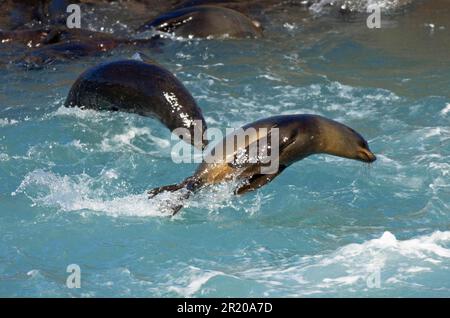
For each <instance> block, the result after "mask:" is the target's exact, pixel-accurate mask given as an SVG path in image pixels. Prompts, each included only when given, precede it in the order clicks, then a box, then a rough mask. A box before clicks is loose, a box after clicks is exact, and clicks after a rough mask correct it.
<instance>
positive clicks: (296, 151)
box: [148, 114, 376, 214]
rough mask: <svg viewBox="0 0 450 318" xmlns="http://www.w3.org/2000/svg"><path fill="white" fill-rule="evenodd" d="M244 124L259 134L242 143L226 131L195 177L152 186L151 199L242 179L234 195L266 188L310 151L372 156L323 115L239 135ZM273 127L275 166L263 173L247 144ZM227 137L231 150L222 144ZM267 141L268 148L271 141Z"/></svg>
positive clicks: (273, 121)
mask: <svg viewBox="0 0 450 318" xmlns="http://www.w3.org/2000/svg"><path fill="white" fill-rule="evenodd" d="M248 128H254V129H255V130H256V131H257V133H256V134H254V135H253V136H251V135H250V136H249V138H247V139H242V138H241V139H240V140H241V142H239V141H238V142H235V141H236V139H234V138H236V136H237V134H235V133H232V134H229V135H227V136H226V137H225V138H224V139H223V140H222V141H221V142H220V143H219V144H217V145H216V146H215V147H214V148H213V149H211V151H210V152H209V153H208V154H207V155H206V156H205V157H204V160H203V162H202V163H201V164H200V166H199V167H198V168H197V170H196V172H195V173H194V175H193V176H191V177H188V178H187V179H186V180H184V181H183V182H181V183H179V184H175V185H169V186H163V187H159V188H156V189H153V190H150V191H149V192H148V193H149V197H150V198H151V197H153V196H155V195H157V194H158V193H161V192H163V191H170V192H172V191H176V190H179V189H182V188H184V189H185V190H187V191H186V192H185V194H184V198H185V199H186V198H188V197H189V196H190V195H191V194H192V193H194V192H196V191H198V190H199V189H200V188H202V187H204V186H206V185H211V184H217V183H220V182H224V181H230V180H237V181H243V182H242V183H241V185H239V186H238V187H237V188H236V189H235V193H236V194H243V193H246V192H248V191H252V190H255V189H258V188H260V187H262V186H264V185H265V184H267V183H269V182H271V181H272V180H273V179H274V178H275V177H277V176H278V175H279V174H280V173H281V172H283V171H284V169H286V168H287V167H289V166H290V165H291V164H293V163H295V162H297V161H299V160H302V159H304V158H306V157H308V156H310V155H313V154H321V153H322V154H329V155H334V156H339V157H343V158H348V159H354V160H359V161H362V162H368V163H370V162H373V161H375V160H376V157H375V155H374V154H373V153H372V152H371V151H370V149H369V146H368V144H367V141H366V140H365V139H364V138H363V137H362V136H361V135H360V134H359V133H357V132H356V131H354V130H353V129H352V128H350V127H348V126H346V125H343V124H341V123H339V122H336V121H334V120H331V119H328V118H325V117H322V116H318V115H308V114H299V115H281V116H274V117H269V118H264V119H261V120H258V121H255V122H253V123H250V124H247V125H245V126H243V127H242V129H241V130H239V131H240V134H241V137H242V133H243V132H245V131H246V130H247V129H248ZM261 128H265V131H266V133H264V132H261V131H263V130H262V129H261ZM273 128H278V130H277V132H278V133H277V135H278V136H277V140H278V149H279V155H278V156H277V157H278V165H277V168H276V169H275V170H274V171H273V172H272V173H269V174H266V173H261V171H262V170H261V167H262V166H263V165H264V164H263V163H262V160H260V159H258V158H255V157H254V158H251V156H249V155H248V154H249V148H250V147H251V146H252V145H253V146H254V145H256V144H255V143H256V142H260V141H261V139H262V138H263V137H269V135H270V134H271V131H272V129H273ZM238 140H239V139H238ZM229 141H231V145H232V147H233V148H232V149H233V151H229V150H228V149H225V148H224V145H227V144H228V143H229ZM268 145H269V146H270V143H268ZM269 148H270V147H269ZM218 151H221V153H222V154H223V155H222V156H221V157H219V159H217V158H215V159H213V160H211V156H214V155H215V154H216V153H217V152H218ZM243 155H244V156H243ZM243 158H244V159H243ZM251 159H253V160H251ZM172 208H173V214H176V213H177V212H178V211H179V210H180V209H181V208H182V205H177V206H174V207H172Z"/></svg>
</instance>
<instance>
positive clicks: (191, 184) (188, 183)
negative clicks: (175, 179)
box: [147, 178, 200, 216]
mask: <svg viewBox="0 0 450 318" xmlns="http://www.w3.org/2000/svg"><path fill="white" fill-rule="evenodd" d="M199 188H200V183H199V182H196V181H195V180H194V178H187V179H186V180H184V181H183V182H181V183H177V184H171V185H166V186H162V187H158V188H155V189H152V190H150V191H148V192H147V193H148V195H149V196H148V198H149V199H151V198H153V197H155V196H156V195H158V194H160V193H162V192H165V191H167V192H175V191H178V190H181V189H184V192H183V193H182V196H181V197H180V198H179V199H180V200H187V199H189V197H190V196H191V195H192V194H193V193H194V192H195V191H196V190H198V189H199ZM182 208H183V203H181V204H178V205H175V206H173V207H172V208H171V210H172V216H174V215H175V214H177V213H178V212H179V211H180V210H181V209H182Z"/></svg>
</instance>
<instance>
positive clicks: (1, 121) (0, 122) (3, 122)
mask: <svg viewBox="0 0 450 318" xmlns="http://www.w3.org/2000/svg"><path fill="white" fill-rule="evenodd" d="M18 122H19V121H17V120H15V119H8V118H0V127H5V126H12V125H15V124H17V123H18Z"/></svg>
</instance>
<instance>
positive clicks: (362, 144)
mask: <svg viewBox="0 0 450 318" xmlns="http://www.w3.org/2000/svg"><path fill="white" fill-rule="evenodd" d="M358 144H359V146H360V147H361V148H364V149H368V148H369V145H368V144H367V141H365V140H364V139H362V140H360V141H359V142H358Z"/></svg>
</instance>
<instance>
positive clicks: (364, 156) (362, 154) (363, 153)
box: [358, 148, 377, 163]
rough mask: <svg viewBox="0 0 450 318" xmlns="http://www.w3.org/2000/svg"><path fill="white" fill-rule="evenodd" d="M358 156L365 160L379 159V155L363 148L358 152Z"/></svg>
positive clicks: (369, 161)
mask: <svg viewBox="0 0 450 318" xmlns="http://www.w3.org/2000/svg"><path fill="white" fill-rule="evenodd" d="M358 157H359V159H360V160H361V161H364V162H368V163H371V162H374V161H375V160H377V157H376V156H375V155H374V154H373V153H372V152H371V151H370V150H368V149H364V148H363V149H361V150H360V151H359V153H358Z"/></svg>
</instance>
